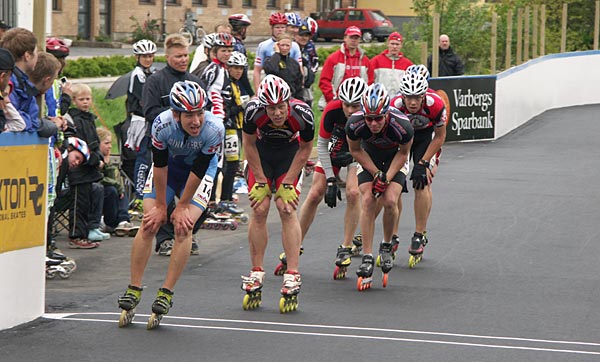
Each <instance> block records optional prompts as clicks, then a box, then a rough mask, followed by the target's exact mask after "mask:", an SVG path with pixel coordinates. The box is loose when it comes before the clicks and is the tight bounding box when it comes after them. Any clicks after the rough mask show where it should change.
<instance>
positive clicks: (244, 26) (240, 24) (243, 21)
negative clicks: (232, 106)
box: [228, 14, 254, 97]
mask: <svg viewBox="0 0 600 362" xmlns="http://www.w3.org/2000/svg"><path fill="white" fill-rule="evenodd" d="M228 20H229V24H231V35H233V37H234V38H235V44H234V45H233V51H236V52H238V53H241V54H243V55H244V56H246V57H247V56H248V53H247V52H246V46H245V45H244V40H246V32H247V31H248V27H249V26H250V25H252V21H250V18H249V17H248V16H247V15H246V14H233V15H231V16H230V17H229V19H228ZM239 86H240V89H241V90H242V93H245V94H246V93H247V94H248V95H249V96H250V97H252V96H254V90H253V89H252V86H251V85H250V80H249V79H248V66H247V65H246V66H245V67H244V73H242V76H241V77H240V80H239Z"/></svg>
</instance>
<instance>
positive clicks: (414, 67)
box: [406, 64, 429, 79]
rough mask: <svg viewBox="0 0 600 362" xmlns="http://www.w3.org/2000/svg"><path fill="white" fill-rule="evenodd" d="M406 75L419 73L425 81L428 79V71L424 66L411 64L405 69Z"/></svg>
mask: <svg viewBox="0 0 600 362" xmlns="http://www.w3.org/2000/svg"><path fill="white" fill-rule="evenodd" d="M406 73H420V74H421V75H422V76H423V77H425V79H429V70H428V69H427V67H426V66H425V65H424V64H418V65H417V64H413V65H411V66H409V67H408V68H406Z"/></svg>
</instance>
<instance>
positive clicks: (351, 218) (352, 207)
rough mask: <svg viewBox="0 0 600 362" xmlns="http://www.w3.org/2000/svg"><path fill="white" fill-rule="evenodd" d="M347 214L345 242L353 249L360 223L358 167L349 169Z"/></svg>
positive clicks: (345, 215) (345, 217)
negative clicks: (353, 240) (353, 241)
mask: <svg viewBox="0 0 600 362" xmlns="http://www.w3.org/2000/svg"><path fill="white" fill-rule="evenodd" d="M346 202H347V205H346V213H345V214H344V241H343V245H344V246H345V247H352V246H353V243H352V239H353V238H354V233H355V232H356V228H357V227H358V223H359V221H360V191H359V189H358V179H357V177H356V167H355V166H352V165H351V166H349V167H348V175H347V176H346Z"/></svg>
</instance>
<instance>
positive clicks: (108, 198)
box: [104, 186, 130, 228]
mask: <svg viewBox="0 0 600 362" xmlns="http://www.w3.org/2000/svg"><path fill="white" fill-rule="evenodd" d="M128 208H129V199H128V198H127V195H124V196H123V198H119V193H118V191H117V188H116V187H114V186H104V223H105V224H106V225H108V226H110V227H111V228H115V227H117V226H118V225H119V223H120V222H122V221H130V218H129V212H128Z"/></svg>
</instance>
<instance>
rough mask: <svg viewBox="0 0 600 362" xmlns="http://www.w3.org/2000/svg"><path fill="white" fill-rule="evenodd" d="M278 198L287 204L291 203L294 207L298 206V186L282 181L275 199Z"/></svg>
mask: <svg viewBox="0 0 600 362" xmlns="http://www.w3.org/2000/svg"><path fill="white" fill-rule="evenodd" d="M278 198H279V199H281V201H283V202H284V203H286V204H291V205H292V206H293V207H294V209H296V206H298V194H297V193H296V188H295V187H294V185H293V184H284V183H282V184H281V185H279V188H278V189H277V192H276V193H275V199H278Z"/></svg>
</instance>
